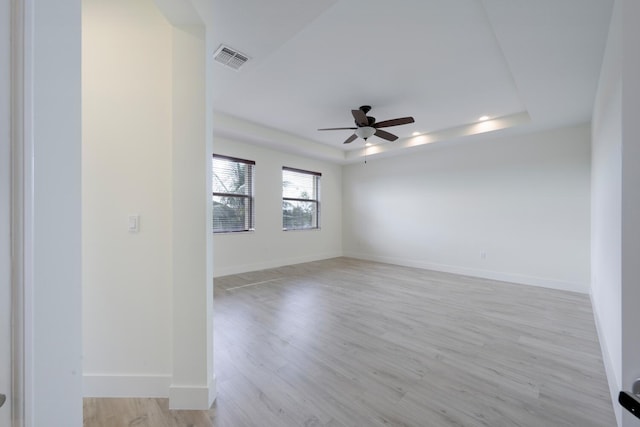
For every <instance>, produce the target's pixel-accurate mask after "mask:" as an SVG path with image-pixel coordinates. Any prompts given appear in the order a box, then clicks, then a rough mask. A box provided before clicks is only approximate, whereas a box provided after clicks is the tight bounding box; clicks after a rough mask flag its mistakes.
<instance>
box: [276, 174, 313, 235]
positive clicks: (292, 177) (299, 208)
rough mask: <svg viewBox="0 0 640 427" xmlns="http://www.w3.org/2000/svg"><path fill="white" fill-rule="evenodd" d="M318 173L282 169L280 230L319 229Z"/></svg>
mask: <svg viewBox="0 0 640 427" xmlns="http://www.w3.org/2000/svg"><path fill="white" fill-rule="evenodd" d="M321 176H322V174H320V173H318V172H309V171H305V170H300V169H293V168H287V167H283V168H282V228H283V229H284V230H306V229H311V228H319V227H320V221H319V217H320V177H321Z"/></svg>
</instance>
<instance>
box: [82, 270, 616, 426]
mask: <svg viewBox="0 0 640 427" xmlns="http://www.w3.org/2000/svg"><path fill="white" fill-rule="evenodd" d="M214 352H215V371H216V375H217V399H216V402H215V404H214V406H213V409H211V410H210V411H169V410H168V409H167V405H168V403H167V400H166V399H85V403H84V408H85V423H84V425H85V426H87V427H103V426H105V427H106V426H108V427H113V426H130V425H131V426H154V427H163V426H202V427H208V426H217V427H243V426H246V427H253V426H259V427H270V426H273V427H287V426H334V427H337V426H368V427H376V426H434V427H437V426H492V427H497V426H510V427H511V426H531V427H541V426H544V427H553V426H580V427H589V426H607V427H609V426H614V425H615V419H614V415H613V409H612V404H611V400H610V397H609V389H608V386H607V381H606V378H605V374H604V367H603V363H602V358H601V353H600V346H599V343H598V339H597V336H596V330H595V325H594V321H593V314H592V310H591V304H590V301H589V297H588V296H587V295H583V294H578V293H573V292H564V291H557V290H551V289H545V288H538V287H534V286H525V285H515V284H509V283H503V282H496V281H491V280H486V279H477V278H471V277H464V276H458V275H453V274H447V273H438V272H432V271H426V270H421V269H415V268H407V267H399V266H394V265H389V264H381V263H374V262H368V261H360V260H355V259H349V258H336V259H331V260H326V261H318V262H312V263H305V264H299V265H294V266H288V267H282V268H276V269H270V270H264V271H259V272H252V273H245V274H238V275H233V276H226V277H222V278H217V279H216V280H215V348H214Z"/></svg>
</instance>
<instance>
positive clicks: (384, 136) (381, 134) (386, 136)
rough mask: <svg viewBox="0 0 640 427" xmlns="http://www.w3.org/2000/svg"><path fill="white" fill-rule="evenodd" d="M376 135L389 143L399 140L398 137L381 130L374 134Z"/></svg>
mask: <svg viewBox="0 0 640 427" xmlns="http://www.w3.org/2000/svg"><path fill="white" fill-rule="evenodd" d="M374 135H375V136H377V137H379V138H382V139H386V140H387V141H395V140H396V139H398V137H397V136H396V135H394V134H392V133H389V132H387V131H384V130H380V129H378V130H376V133H374Z"/></svg>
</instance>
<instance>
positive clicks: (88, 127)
mask: <svg viewBox="0 0 640 427" xmlns="http://www.w3.org/2000/svg"><path fill="white" fill-rule="evenodd" d="M197 3H198V9H196V8H194V5H193V4H192V3H191V2H184V1H182V0H175V1H174V0H165V1H161V2H159V3H158V4H159V5H161V6H162V8H163V9H162V11H161V10H160V9H158V7H157V6H156V3H154V2H153V0H143V1H137V2H130V1H126V0H116V1H112V0H84V2H83V165H82V166H83V168H82V172H83V217H84V220H83V250H84V259H83V280H84V291H85V292H84V301H83V302H84V305H83V311H84V314H85V321H84V325H83V326H84V331H83V332H84V337H85V346H84V379H85V381H84V392H85V395H87V396H100V397H108V396H131V397H138V396H139V397H149V396H162V397H167V396H168V397H169V398H170V407H171V408H173V409H207V408H209V407H210V405H211V403H212V402H213V399H214V398H215V375H214V372H213V273H212V264H213V260H212V256H213V255H212V240H213V239H212V237H211V234H210V228H211V205H210V197H211V196H210V194H211V184H210V179H211V178H210V173H211V172H210V160H209V159H210V158H211V153H212V137H211V133H210V131H211V122H212V118H211V117H212V114H211V105H210V101H209V98H210V96H209V94H210V86H211V85H210V78H208V77H207V67H209V64H210V61H209V59H208V55H207V51H208V50H210V46H208V44H207V43H208V41H207V40H208V36H207V34H208V29H207V22H208V21H209V19H210V10H209V9H210V5H209V4H207V3H205V2H197ZM163 12H164V13H165V14H166V15H164V14H163ZM203 13H206V14H207V17H208V18H204V17H202V14H203ZM167 19H171V22H170V21H168V20H167ZM205 21H206V22H205ZM129 215H139V219H140V222H139V231H138V232H130V231H129V230H128V216H129Z"/></svg>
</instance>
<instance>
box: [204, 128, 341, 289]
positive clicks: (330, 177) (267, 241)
mask: <svg viewBox="0 0 640 427" xmlns="http://www.w3.org/2000/svg"><path fill="white" fill-rule="evenodd" d="M213 151H214V153H216V154H221V155H226V156H233V157H239V158H243V159H248V160H255V162H256V167H255V209H256V211H255V212H256V224H255V231H253V232H247V233H228V234H221V233H218V234H215V235H214V248H215V249H214V257H213V260H214V272H215V275H216V276H223V275H227V274H235V273H240V272H245V271H252V270H259V269H263V268H271V267H277V266H281V265H288V264H295V263H300V262H307V261H314V260H319V259H326V258H332V257H337V256H341V255H342V241H341V234H342V198H341V197H342V196H341V194H342V168H341V166H340V165H336V164H332V163H328V162H324V161H320V160H314V159H309V158H305V157H301V156H297V155H293V154H288V153H284V152H280V151H275V150H271V149H268V148H263V147H259V146H256V145H251V144H246V143H242V142H239V141H232V140H229V139H226V138H221V137H216V138H215V139H214V146H213ZM283 166H289V167H294V168H299V169H306V170H311V171H314V172H320V173H322V178H321V201H320V203H321V207H320V209H321V213H320V215H321V219H320V229H319V230H301V231H282V167H283Z"/></svg>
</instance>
